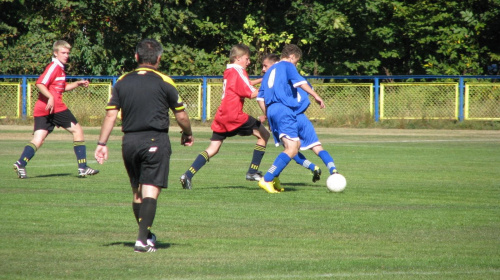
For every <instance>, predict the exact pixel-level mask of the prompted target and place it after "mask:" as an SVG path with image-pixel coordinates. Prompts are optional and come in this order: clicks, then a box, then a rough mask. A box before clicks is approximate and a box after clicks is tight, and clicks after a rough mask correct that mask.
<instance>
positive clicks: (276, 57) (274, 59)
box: [262, 53, 280, 62]
mask: <svg viewBox="0 0 500 280" xmlns="http://www.w3.org/2000/svg"><path fill="white" fill-rule="evenodd" d="M266 59H267V60H269V61H271V62H278V61H280V57H279V55H277V54H275V53H268V54H266V55H264V57H263V58H262V61H264V60H266Z"/></svg>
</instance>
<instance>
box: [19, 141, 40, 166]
mask: <svg viewBox="0 0 500 280" xmlns="http://www.w3.org/2000/svg"><path fill="white" fill-rule="evenodd" d="M35 153H36V146H35V144H33V143H29V144H28V145H26V146H24V150H23V153H22V154H21V157H20V158H19V160H18V161H17V163H18V164H19V165H20V166H21V167H25V166H26V164H28V162H29V161H30V160H31V159H32V158H33V157H34V156H35Z"/></svg>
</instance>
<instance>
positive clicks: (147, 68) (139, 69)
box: [135, 66, 158, 71]
mask: <svg viewBox="0 0 500 280" xmlns="http://www.w3.org/2000/svg"><path fill="white" fill-rule="evenodd" d="M144 70H146V71H158V70H156V69H155V68H153V67H150V66H141V67H139V68H137V69H135V71H144Z"/></svg>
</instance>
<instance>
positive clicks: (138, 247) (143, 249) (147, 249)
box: [134, 241, 156, 253]
mask: <svg viewBox="0 0 500 280" xmlns="http://www.w3.org/2000/svg"><path fill="white" fill-rule="evenodd" d="M134 252H136V253H154V252H156V248H155V247H154V246H151V245H149V244H148V245H144V244H142V242H141V241H136V242H135V246H134Z"/></svg>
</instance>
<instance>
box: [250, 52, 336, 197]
mask: <svg viewBox="0 0 500 280" xmlns="http://www.w3.org/2000/svg"><path fill="white" fill-rule="evenodd" d="M278 61H279V57H278V56H277V55H276V54H268V55H266V56H264V58H263V60H262V72H264V73H265V72H267V70H268V69H269V68H270V67H271V66H272V65H273V64H275V63H276V62H278ZM309 86H311V84H309ZM311 87H312V86H311ZM297 91H298V95H297V98H298V101H299V104H300V107H299V108H298V109H297V111H296V114H297V116H296V118H297V122H298V127H299V138H300V150H309V149H310V150H312V151H313V152H314V153H315V154H316V155H317V156H319V157H320V158H321V160H322V161H323V162H324V163H325V165H326V166H327V168H328V170H329V172H330V174H333V173H337V169H336V167H335V163H334V160H333V158H332V157H331V156H330V154H329V153H328V151H326V150H324V149H323V146H322V145H321V142H319V139H318V136H317V134H316V131H315V129H314V126H313V124H312V123H311V121H310V120H309V119H308V118H307V116H306V115H305V111H306V110H307V108H308V107H309V105H310V104H311V102H310V101H309V96H308V93H307V92H305V91H304V90H302V88H298V89H297ZM262 93H263V92H262V91H261V92H259V94H260V96H258V97H257V101H258V102H259V105H260V107H261V109H262V110H263V111H264V112H265V106H264V97H263V96H262V95H263V94H262ZM262 121H263V120H262ZM274 140H275V144H276V146H278V145H279V144H280V141H279V139H274ZM293 160H294V161H295V162H297V164H300V165H302V166H303V167H305V168H308V169H309V170H311V172H312V174H313V178H312V180H313V182H317V181H318V180H319V179H320V176H321V169H320V168H319V167H318V166H317V165H315V164H314V163H312V162H311V161H309V160H308V159H306V157H305V156H304V155H303V154H302V153H300V152H298V153H297V155H296V156H295V157H294V158H293ZM277 182H278V181H277V180H275V186H274V187H275V188H276V189H277V190H278V191H283V190H284V189H283V188H280V187H279V186H277V184H276V183H277Z"/></svg>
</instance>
